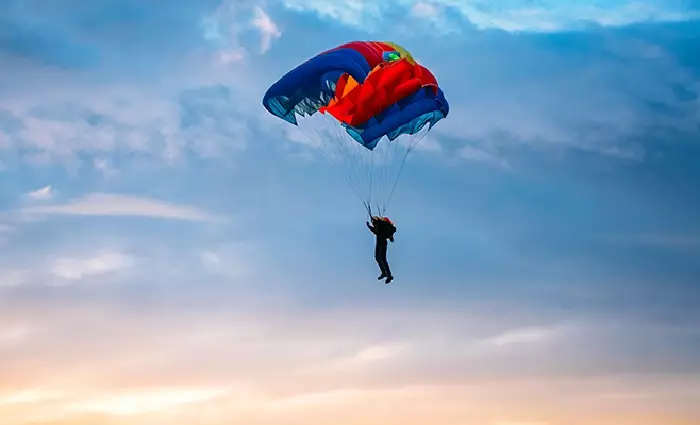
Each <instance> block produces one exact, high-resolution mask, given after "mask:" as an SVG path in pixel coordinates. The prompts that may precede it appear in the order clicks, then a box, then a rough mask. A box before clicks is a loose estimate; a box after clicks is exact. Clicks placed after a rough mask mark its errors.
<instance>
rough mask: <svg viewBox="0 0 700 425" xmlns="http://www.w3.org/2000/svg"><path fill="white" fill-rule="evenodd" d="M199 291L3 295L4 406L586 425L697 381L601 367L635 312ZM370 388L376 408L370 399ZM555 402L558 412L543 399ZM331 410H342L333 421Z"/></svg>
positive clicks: (22, 414) (196, 419) (653, 408)
mask: <svg viewBox="0 0 700 425" xmlns="http://www.w3.org/2000/svg"><path fill="white" fill-rule="evenodd" d="M199 288H200V291H198V292H197V291H195V292H190V293H188V296H187V297H186V298H181V294H180V295H178V294H176V293H175V292H174V291H169V292H165V293H163V294H162V295H161V296H159V297H158V299H157V301H155V300H152V301H148V300H143V301H145V302H144V303H134V302H133V300H131V299H130V298H129V301H128V302H127V303H124V300H121V301H120V297H119V296H110V297H108V298H105V297H101V298H99V299H95V298H87V299H89V300H90V302H85V300H86V299H85V298H82V297H80V298H73V297H68V298H62V300H64V301H63V302H61V303H58V302H56V298H55V297H49V298H46V299H43V301H42V299H41V298H23V297H21V296H20V295H19V294H12V293H9V294H8V297H5V298H4V299H3V300H2V301H1V303H2V304H0V307H2V308H1V309H0V319H1V320H0V323H3V324H4V323H9V324H17V325H16V326H19V325H22V326H24V329H28V330H29V332H24V331H20V334H21V335H20V337H14V338H9V339H8V340H7V341H6V343H5V346H4V348H6V351H5V353H6V354H4V356H3V362H0V372H1V373H2V376H3V377H4V380H3V383H1V384H0V400H5V401H6V403H5V404H3V405H1V406H0V415H2V417H3V418H17V419H16V420H14V421H13V423H22V422H21V420H27V419H28V418H32V417H33V416H32V415H34V414H36V412H39V411H40V412H42V413H43V414H44V415H47V418H46V420H51V419H54V420H56V419H57V418H59V417H65V418H66V420H73V421H74V422H77V421H79V420H80V418H81V416H80V415H84V414H88V413H89V414H99V415H105V416H104V417H105V418H109V419H111V420H112V421H113V423H119V424H121V423H126V422H125V421H126V420H127V419H126V418H124V419H123V420H124V422H119V421H120V420H122V419H121V417H122V416H123V415H128V420H129V421H130V422H129V423H133V422H134V421H136V422H137V423H155V422H158V423H160V422H161V421H159V420H158V419H161V418H163V417H164V415H166V414H168V413H169V414H176V417H177V418H178V420H179V421H181V422H177V421H176V422H174V423H206V418H207V417H209V414H211V415H212V416H211V417H213V418H216V419H217V421H218V422H221V420H222V418H224V420H228V418H233V417H238V418H241V417H245V418H246V423H253V424H258V423H259V424H263V423H267V424H269V423H275V424H276V423H279V424H284V423H289V421H290V420H291V419H294V418H296V417H297V416H295V415H299V419H300V420H301V419H304V420H303V421H302V422H303V423H311V424H316V423H318V424H321V423H324V421H325V420H329V419H330V418H331V417H332V416H333V417H335V418H336V420H335V421H334V422H333V423H341V424H343V425H345V424H346V423H347V424H348V425H349V424H351V423H358V422H364V419H367V418H368V417H367V416H364V415H365V414H366V413H367V412H373V413H372V418H375V417H376V422H378V423H386V422H387V421H391V422H401V423H408V424H414V423H415V424H419V423H425V420H426V418H428V417H431V418H432V419H433V420H436V417H435V416H434V415H435V414H436V413H435V412H442V413H438V415H442V414H444V415H445V416H444V417H442V416H438V419H440V423H445V424H455V425H456V424H458V423H464V420H466V419H469V418H471V419H474V420H477V419H478V420H479V422H478V423H495V422H496V421H499V420H500V421H524V422H526V421H537V420H540V421H543V420H547V421H551V422H552V423H555V424H560V423H562V424H563V423H576V422H574V421H572V420H567V419H572V418H574V417H575V416H576V415H580V414H581V412H585V418H586V420H587V422H586V423H591V422H592V423H596V422H595V421H593V419H594V418H595V417H596V415H597V414H600V415H602V414H603V413H601V412H604V411H605V410H606V409H609V408H610V407H611V406H616V407H617V408H618V409H619V408H620V406H625V407H626V408H631V409H634V408H638V407H639V404H638V403H639V402H638V401H636V400H635V399H632V398H627V399H619V398H618V399H614V400H613V399H609V398H603V397H601V396H600V395H601V394H612V393H624V392H630V391H634V390H635V389H636V388H640V387H643V388H654V395H653V397H648V398H646V399H645V400H644V403H645V409H648V411H646V412H645V413H647V414H650V413H651V412H656V413H658V412H664V411H665V410H664V406H666V407H668V406H669V405H668V402H669V400H673V399H674V397H678V396H679V395H680V394H683V393H684V392H685V393H686V395H687V394H690V393H688V392H687V391H689V390H691V389H692V388H696V387H697V383H698V378H697V375H696V374H694V373H693V372H686V373H673V372H667V373H663V374H652V373H651V372H648V370H649V369H648V366H645V365H644V364H637V366H636V369H634V373H624V372H625V371H629V369H625V371H620V369H619V368H618V367H616V366H615V365H616V364H617V363H616V362H618V361H622V360H625V364H626V365H627V366H628V365H629V358H628V357H627V356H625V355H624V354H623V353H617V352H614V350H613V351H612V352H613V353H614V356H615V359H610V358H609V357H607V360H608V361H610V366H609V367H608V368H606V367H602V368H600V366H601V365H600V364H598V365H595V363H597V362H598V361H600V359H601V358H602V357H601V358H597V357H595V356H594V354H595V352H597V351H598V350H600V349H601V348H602V347H601V344H602V345H605V344H611V343H612V344H614V345H615V344H619V342H620V341H621V340H622V339H627V338H630V337H633V338H637V339H636V340H635V341H636V343H637V344H638V343H641V342H643V341H645V339H646V338H648V334H644V333H643V332H642V333H639V332H638V331H634V329H635V328H634V326H632V327H628V326H630V325H633V324H630V323H628V324H625V326H621V327H619V328H618V329H617V330H616V331H615V332H614V333H610V334H608V335H605V334H606V332H609V331H610V328H607V329H606V328H605V327H598V326H597V324H595V323H587V324H586V326H585V328H587V329H588V330H587V331H588V332H590V331H595V332H594V333H592V334H589V335H588V336H586V335H585V332H586V331H585V330H584V332H583V334H582V333H581V330H582V329H581V328H577V329H574V331H575V332H571V333H569V334H568V335H567V339H566V340H559V341H558V340H557V339H556V338H551V337H549V336H547V335H549V330H551V329H554V328H556V326H553V327H550V326H543V327H540V326H534V327H528V326H525V327H520V326H518V323H524V322H529V320H523V319H524V317H521V316H519V315H518V314H513V313H514V311H513V310H510V311H509V314H504V315H499V317H498V318H496V317H494V316H493V314H492V313H491V312H492V311H493V310H492V309H491V310H489V311H486V309H484V311H482V312H480V313H479V312H477V309H468V310H469V312H468V313H467V312H465V311H464V310H461V311H457V310H453V311H451V312H450V311H447V310H444V309H441V310H439V312H438V311H437V310H436V311H429V310H427V309H422V308H417V309H413V310H411V311H408V310H402V309H393V308H392V309H382V310H381V311H379V310H372V309H369V308H368V309H364V310H360V311H358V310H354V309H353V310H345V311H341V310H337V309H336V310H334V309H327V308H311V309H310V308H308V307H304V308H303V309H299V308H295V307H290V306H286V307H282V306H280V305H270V304H265V303H264V304H262V305H259V306H253V305H246V304H247V302H246V301H244V300H240V299H238V298H237V297H232V296H231V295H230V294H229V295H224V293H222V292H215V293H212V292H210V291H211V290H207V291H203V290H202V287H201V286H200V287H199ZM91 289H92V290H95V289H94V287H88V288H85V290H87V291H90V290H91ZM205 292H208V293H209V294H208V296H206V297H204V298H202V296H203V295H204V293H205ZM84 295H85V294H84V293H83V296H84ZM489 313H491V314H489ZM18 318H22V319H23V320H24V321H25V322H21V321H19V320H18ZM117 318H118V320H115V319H117ZM16 326H15V327H16ZM7 329H8V334H12V335H16V334H18V333H17V331H15V332H14V333H13V332H12V331H11V327H8V328H7ZM17 329H21V328H17ZM76 329H79V331H76ZM631 331H632V332H631ZM0 334H1V332H0ZM489 335H492V336H489ZM635 335H636V336H635ZM655 338H656V337H654V339H653V340H650V341H646V342H645V344H647V346H650V347H656V346H657V344H659V343H660V342H662V340H657V339H655ZM489 339H492V340H494V341H495V342H496V343H497V344H501V345H500V346H498V347H497V348H498V350H496V351H494V349H492V348H489V347H485V346H484V345H483V341H487V340H489ZM543 341H546V342H547V344H539V342H543ZM511 344H512V345H511ZM526 345H527V346H526ZM581 346H584V347H586V350H581V349H580V347H581ZM617 346H618V347H619V345H617ZM75 347H79V348H80V349H79V350H76V349H75ZM47 351H50V352H51V354H52V355H51V356H49V358H47V357H46V355H45V353H46V352H47ZM603 351H605V353H606V354H607V355H608V356H609V355H610V353H611V351H607V350H603ZM652 351H653V350H652ZM551 353H556V355H554V356H553V355H552V354H551ZM601 355H602V352H601ZM646 358H647V359H652V358H654V355H653V354H651V353H649V355H648V356H647V357H646ZM635 361H639V358H637V359H636V360H635ZM59 366H60V367H59ZM232 382H234V383H235V385H232V384H231V383H232ZM42 394H44V395H45V394H54V395H56V396H55V397H42V396H41V395H42ZM378 398H379V399H381V400H383V405H384V406H385V407H386V409H378V408H377V406H376V400H377V399H378ZM418 401H421V402H420V403H419V402H418ZM553 401H555V402H556V403H557V405H558V406H559V408H560V409H558V411H559V412H560V414H562V415H564V416H558V415H556V414H554V413H552V412H550V411H548V410H547V409H544V410H543V408H544V407H546V406H548V405H551V403H552V402H553ZM21 402H23V403H21ZM465 404H466V405H467V406H466V407H465ZM399 406H403V408H402V409H399V408H398V407H399ZM475 406H476V407H475ZM23 407H24V408H25V409H23ZM389 407H391V408H390V409H389ZM375 409H378V410H375ZM579 409H580V411H579ZM309 411H312V412H314V413H312V414H310V413H309ZM339 411H342V412H345V413H344V414H343V415H341V416H340V417H343V418H346V419H347V421H345V422H344V421H343V420H341V421H340V422H338V420H337V418H338V417H339V416H338V412H339ZM382 411H384V413H382ZM504 411H505V412H507V415H504V413H503V412H504ZM207 412H208V413H207ZM390 412H393V413H390ZM396 412H403V413H402V414H405V416H401V415H400V414H399V413H396ZM446 412H451V413H449V414H448V413H446ZM596 412H598V413H596ZM302 413H303V416H302ZM13 415H14V416H13ZM290 415H291V416H290ZM315 415H318V416H315ZM290 418H291V419H290ZM380 418H384V420H383V422H380V421H379V419H380ZM93 419H94V418H93ZM171 422H172V420H171ZM90 423H94V421H93V422H90ZM98 423H99V422H98ZM326 423H327V422H326ZM601 423H604V421H602V422H601Z"/></svg>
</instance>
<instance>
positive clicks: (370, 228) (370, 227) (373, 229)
mask: <svg viewBox="0 0 700 425" xmlns="http://www.w3.org/2000/svg"><path fill="white" fill-rule="evenodd" d="M365 224H366V225H367V228H368V229H369V231H370V232H372V233H374V234H375V235H376V234H377V230H376V229H375V228H374V227H373V226H372V225H371V224H369V221H365Z"/></svg>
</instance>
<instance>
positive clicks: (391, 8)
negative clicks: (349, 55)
mask: <svg viewBox="0 0 700 425" xmlns="http://www.w3.org/2000/svg"><path fill="white" fill-rule="evenodd" d="M284 4H285V5H286V6H287V7H288V8H290V9H292V10H303V11H313V12H315V13H317V14H318V15H319V16H321V17H323V18H328V19H333V20H336V21H339V22H341V23H343V24H346V25H351V26H358V27H362V28H364V29H366V30H367V29H371V30H378V29H379V25H378V24H379V22H381V21H382V20H385V19H386V20H395V17H396V16H397V13H396V12H397V9H399V10H400V9H403V10H405V11H410V12H411V15H413V16H414V17H416V18H418V19H423V20H424V19H428V20H434V21H435V23H437V24H438V25H437V26H436V28H437V29H438V30H441V31H451V32H457V31H460V30H461V29H462V28H469V26H467V25H464V22H461V23H460V24H461V25H459V24H457V23H456V22H455V21H454V20H455V18H461V19H462V20H463V21H466V22H468V23H471V24H472V26H473V27H474V28H478V29H499V30H504V31H534V32H549V31H562V30H569V29H582V28H586V27H587V26H589V25H591V24H593V25H601V26H622V25H627V24H632V23H636V22H650V21H651V22H672V21H685V20H691V19H694V18H697V17H698V16H700V8H698V7H693V6H692V4H688V3H686V2H666V1H662V0H648V1H645V2H628V1H610V2H606V3H601V2H597V1H594V0H587V1H578V2H576V3H575V4H568V3H567V4H566V6H564V5H563V4H562V3H561V2H557V1H555V0H546V1H540V2H537V3H536V4H533V3H531V2H524V1H523V2H518V1H515V2H514V1H504V0H495V1H488V0H470V1H462V0H428V1H420V2H416V1H414V0H397V1H395V2H392V3H391V5H389V3H381V2H374V1H367V2H359V1H356V0H344V1H337V2H332V3H328V2H324V1H322V0H308V1H305V0H285V1H284ZM448 18H449V19H448ZM460 27H461V28H460Z"/></svg>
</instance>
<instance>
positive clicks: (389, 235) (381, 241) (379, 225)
mask: <svg viewBox="0 0 700 425" xmlns="http://www.w3.org/2000/svg"><path fill="white" fill-rule="evenodd" d="M367 227H368V228H369V230H370V231H371V232H372V233H374V234H375V235H376V237H377V241H376V245H375V248H374V258H375V259H376V260H377V265H379V270H381V272H382V275H381V276H379V279H381V278H384V277H386V278H390V279H393V276H392V275H391V269H389V263H388V262H387V260H386V250H387V245H388V242H387V239H388V240H390V241H392V242H393V241H394V231H395V228H393V226H392V225H390V224H389V223H386V222H384V221H381V220H374V221H372V225H370V224H369V223H367Z"/></svg>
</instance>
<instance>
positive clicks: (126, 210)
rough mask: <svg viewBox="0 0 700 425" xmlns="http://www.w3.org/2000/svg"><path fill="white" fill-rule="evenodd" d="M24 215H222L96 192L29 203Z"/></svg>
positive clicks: (201, 217)
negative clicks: (59, 201) (53, 201)
mask: <svg viewBox="0 0 700 425" xmlns="http://www.w3.org/2000/svg"><path fill="white" fill-rule="evenodd" d="M19 213H20V214H23V215H40V216H45V215H76V216H112V217H119V216H121V217H127V216H130V217H151V218H162V219H171V220H184V221H202V222H214V221H218V220H219V218H218V217H216V216H213V215H211V214H208V213H206V212H203V211H200V210H198V209H196V208H193V207H190V206H185V205H176V204H170V203H166V202H162V201H159V200H154V199H149V198H142V197H137V196H129V195H119V194H109V193H92V194H88V195H86V196H83V197H82V198H79V199H77V200H74V201H70V202H66V203H63V204H54V205H45V206H36V207H26V208H22V209H20V210H19Z"/></svg>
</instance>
